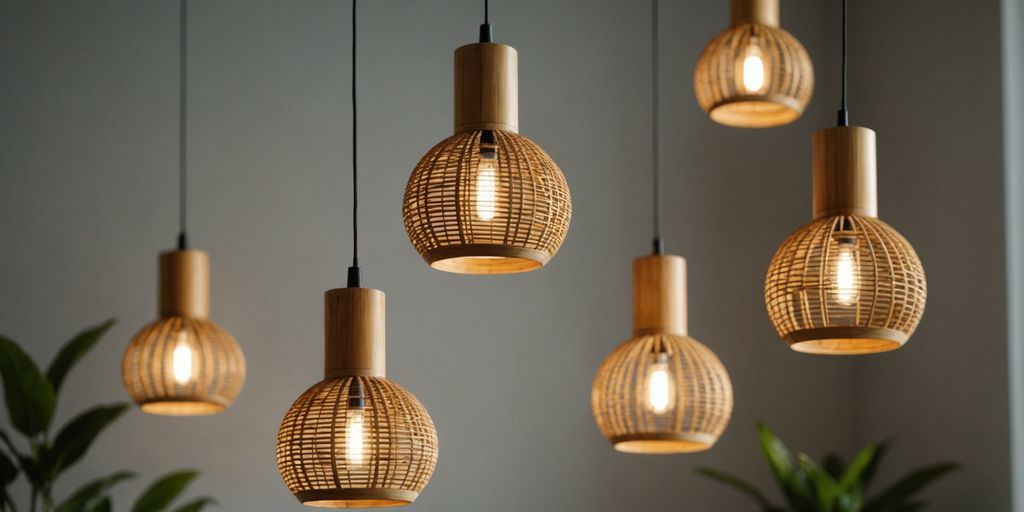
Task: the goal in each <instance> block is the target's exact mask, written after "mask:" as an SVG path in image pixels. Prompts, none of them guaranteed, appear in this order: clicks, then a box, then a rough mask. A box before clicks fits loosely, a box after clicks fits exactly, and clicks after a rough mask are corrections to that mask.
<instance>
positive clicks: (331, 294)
mask: <svg viewBox="0 0 1024 512" xmlns="http://www.w3.org/2000/svg"><path fill="white" fill-rule="evenodd" d="M384 328H385V317H384V292H382V291H380V290H376V289H373V288H354V287H353V288H335V289H333V290H328V291H327V292H326V293H324V378H325V379H334V378H339V377H380V378H383V377H384V376H385V366H384V361H385V352H384V342H385V331H384Z"/></svg>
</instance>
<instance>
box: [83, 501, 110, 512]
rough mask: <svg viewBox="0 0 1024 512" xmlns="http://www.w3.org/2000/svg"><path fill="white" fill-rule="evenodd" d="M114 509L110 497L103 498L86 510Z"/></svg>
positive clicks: (105, 511)
mask: <svg viewBox="0 0 1024 512" xmlns="http://www.w3.org/2000/svg"><path fill="white" fill-rule="evenodd" d="M111 510H114V503H113V502H112V501H110V498H103V499H102V500H100V501H99V502H97V503H96V504H95V505H93V506H91V507H89V509H88V510H87V511H86V512H110V511H111Z"/></svg>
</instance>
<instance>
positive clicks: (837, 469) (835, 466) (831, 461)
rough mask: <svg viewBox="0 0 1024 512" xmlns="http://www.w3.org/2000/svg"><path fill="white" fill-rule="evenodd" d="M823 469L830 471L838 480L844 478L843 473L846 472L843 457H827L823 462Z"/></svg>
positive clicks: (833, 455)
mask: <svg viewBox="0 0 1024 512" xmlns="http://www.w3.org/2000/svg"><path fill="white" fill-rule="evenodd" d="M821 467H823V468H825V471H828V474H829V475H831V476H832V478H835V479H836V480H839V479H840V478H842V477H843V473H844V472H845V471H846V469H845V464H843V459H842V457H840V456H838V455H836V454H834V453H830V454H828V455H826V456H825V458H824V459H823V460H822V461H821Z"/></svg>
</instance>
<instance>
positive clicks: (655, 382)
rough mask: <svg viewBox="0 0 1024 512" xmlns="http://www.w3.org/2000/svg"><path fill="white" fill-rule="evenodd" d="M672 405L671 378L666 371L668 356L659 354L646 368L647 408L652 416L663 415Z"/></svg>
mask: <svg viewBox="0 0 1024 512" xmlns="http://www.w3.org/2000/svg"><path fill="white" fill-rule="evenodd" d="M672 405H673V404H672V376H671V375H670V374H669V371H668V354H665V353H664V352H661V353H659V354H658V355H657V356H655V360H654V362H653V363H651V365H650V366H648V367H647V408H648V409H650V410H651V412H653V413H654V414H664V413H665V412H666V411H668V410H669V409H671V408H672Z"/></svg>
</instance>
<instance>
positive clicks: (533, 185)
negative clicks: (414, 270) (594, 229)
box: [402, 42, 572, 274]
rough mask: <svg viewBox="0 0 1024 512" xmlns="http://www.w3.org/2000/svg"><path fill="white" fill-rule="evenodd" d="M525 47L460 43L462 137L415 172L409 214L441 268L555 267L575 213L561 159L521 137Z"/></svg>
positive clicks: (416, 241) (505, 270)
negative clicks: (520, 58) (520, 82)
mask: <svg viewBox="0 0 1024 512" xmlns="http://www.w3.org/2000/svg"><path fill="white" fill-rule="evenodd" d="M518 101H519V99H518V57H517V53H516V50H515V48H512V47H511V46H506V45H503V44H495V43H490V42H482V43H477V44H471V45H466V46H463V47H461V48H459V49H457V50H455V135H453V136H452V137H449V138H447V139H445V140H443V141H441V142H440V143H439V144H437V145H436V146H434V147H433V148H432V149H431V150H430V151H429V152H428V153H427V154H426V156H424V157H423V158H422V159H421V160H420V162H419V164H417V165H416V168H415V169H414V170H413V172H412V175H411V176H410V178H409V182H408V185H407V186H406V189H405V199H404V200H403V203H402V217H403V218H404V220H405V229H406V232H407V233H408V234H409V240H410V241H411V242H412V244H413V246H414V247H416V250H417V251H418V252H419V253H420V255H421V256H422V257H423V259H425V260H426V261H427V263H429V264H430V265H431V266H432V267H434V268H436V269H438V270H443V271H447V272H455V273H461V274H509V273H515V272H527V271H530V270H535V269H537V268H540V267H541V266H543V265H545V264H546V263H547V262H548V261H549V260H550V259H551V257H552V256H554V254H555V253H556V252H557V251H558V248H559V246H561V244H562V241H563V240H564V239H565V235H566V233H567V232H568V229H569V220H570V217H571V212H572V205H571V199H570V197H569V187H568V185H567V183H566V180H565V176H563V175H562V171H561V170H560V169H559V168H558V166H557V165H556V164H555V162H554V161H553V160H552V159H551V157H549V156H548V154H547V153H545V152H544V150H543V149H541V148H540V147H539V146H537V145H536V144H534V143H533V142H532V141H530V140H529V139H527V138H526V137H523V136H522V135H519V133H518V130H519V103H518Z"/></svg>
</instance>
